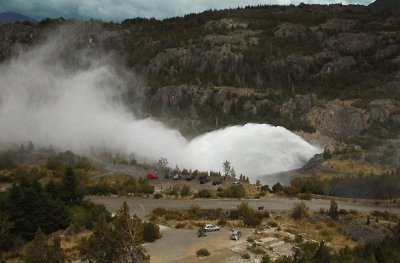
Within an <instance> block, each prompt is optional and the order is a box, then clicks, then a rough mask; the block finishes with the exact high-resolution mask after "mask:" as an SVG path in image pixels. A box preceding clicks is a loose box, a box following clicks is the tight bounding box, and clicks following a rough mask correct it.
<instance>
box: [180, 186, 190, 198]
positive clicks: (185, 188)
mask: <svg viewBox="0 0 400 263" xmlns="http://www.w3.org/2000/svg"><path fill="white" fill-rule="evenodd" d="M190 192H191V187H190V185H188V184H185V185H184V186H182V189H181V196H182V197H185V196H188V195H190Z"/></svg>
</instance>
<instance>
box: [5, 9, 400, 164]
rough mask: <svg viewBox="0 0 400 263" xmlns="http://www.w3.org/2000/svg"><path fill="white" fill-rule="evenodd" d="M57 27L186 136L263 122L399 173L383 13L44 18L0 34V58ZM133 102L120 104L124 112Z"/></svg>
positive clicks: (396, 35)
mask: <svg viewBox="0 0 400 263" xmlns="http://www.w3.org/2000/svg"><path fill="white" fill-rule="evenodd" d="M65 24H72V25H77V27H78V28H79V31H78V32H74V33H73V34H69V35H70V36H72V41H73V44H74V46H76V47H77V48H91V49H102V50H106V51H110V52H112V53H113V54H117V55H118V56H119V57H120V58H121V61H122V63H123V64H125V65H126V66H127V68H129V69H130V70H131V71H132V72H135V73H137V74H139V75H140V76H141V77H142V78H143V79H145V81H146V82H147V85H148V86H149V89H148V90H147V93H146V95H145V100H146V103H144V104H143V105H144V107H143V109H142V110H143V112H144V113H145V114H149V115H152V116H156V117H158V118H160V119H162V120H164V121H166V122H169V123H170V125H172V126H176V127H178V128H179V129H180V130H182V131H183V132H184V133H186V134H188V135H189V136H190V135H194V134H198V133H200V132H204V131H207V130H210V129H215V128H216V127H217V128H218V127H224V126H226V125H230V124H236V123H245V122H263V123H271V124H274V125H282V126H285V127H287V128H289V129H291V130H294V131H297V132H299V133H302V134H303V136H305V137H307V138H310V140H316V139H318V142H320V143H321V145H323V146H328V148H329V150H330V153H332V152H333V153H336V154H337V155H338V156H339V155H340V156H345V157H343V158H355V159H358V160H361V161H368V162H371V163H377V164H379V165H383V166H385V167H389V168H393V167H396V166H397V167H398V166H399V163H400V162H399V156H400V153H399V151H398V149H400V147H399V146H400V142H399V139H398V135H399V130H400V30H399V29H400V17H399V16H398V15H395V14H392V13H391V12H376V9H375V7H374V6H372V7H365V6H342V5H330V6H322V5H304V4H302V5H300V6H298V7H294V6H290V7H282V6H258V7H247V8H243V9H229V10H221V11H206V12H203V13H201V14H191V15H187V16H185V17H178V18H171V19H166V20H163V21H158V20H155V19H150V20H149V19H141V18H135V19H128V20H125V21H123V22H122V23H119V24H115V23H102V22H97V21H88V22H79V21H65V20H63V19H59V20H49V19H46V20H43V21H41V22H40V23H38V24H30V23H26V22H25V23H22V24H6V25H1V26H0V58H1V59H2V60H5V59H7V58H9V57H10V56H11V55H12V54H14V53H17V52H19V50H21V49H26V48H28V47H29V46H30V45H32V44H35V43H40V42H41V41H43V39H44V38H45V37H46V35H48V34H49V32H52V30H54V28H56V27H57V26H59V25H65ZM70 55H71V54H66V56H65V57H66V58H69V57H70ZM136 95H137V94H136V93H135V92H134V89H133V88H132V89H130V90H129V91H128V94H127V96H125V98H126V104H127V105H128V106H129V107H131V108H135V107H136V106H134V105H136V99H135V96H136ZM307 134H308V135H307ZM309 134H313V135H309ZM349 149H350V150H349Z"/></svg>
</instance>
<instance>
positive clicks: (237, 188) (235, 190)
mask: <svg viewBox="0 0 400 263" xmlns="http://www.w3.org/2000/svg"><path fill="white" fill-rule="evenodd" d="M245 195H246V191H245V189H244V187H243V185H231V186H229V187H228V188H225V189H224V190H223V191H222V192H218V196H219V197H228V198H242V197H245Z"/></svg>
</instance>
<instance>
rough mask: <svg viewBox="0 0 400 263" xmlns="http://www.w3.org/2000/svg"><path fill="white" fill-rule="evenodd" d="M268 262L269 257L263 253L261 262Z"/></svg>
mask: <svg viewBox="0 0 400 263" xmlns="http://www.w3.org/2000/svg"><path fill="white" fill-rule="evenodd" d="M270 262H271V259H270V258H269V256H268V255H264V256H263V257H262V258H261V263H270Z"/></svg>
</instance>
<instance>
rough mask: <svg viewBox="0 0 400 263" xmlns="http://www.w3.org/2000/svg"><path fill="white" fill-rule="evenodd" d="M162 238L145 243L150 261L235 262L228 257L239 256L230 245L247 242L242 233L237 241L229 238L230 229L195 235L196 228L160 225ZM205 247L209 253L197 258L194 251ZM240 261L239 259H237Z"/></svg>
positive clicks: (159, 262)
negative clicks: (200, 235)
mask: <svg viewBox="0 0 400 263" xmlns="http://www.w3.org/2000/svg"><path fill="white" fill-rule="evenodd" d="M160 229H161V233H162V238H161V239H159V240H157V241H155V242H154V243H147V244H146V248H147V251H148V253H149V255H150V257H151V262H152V263H161V262H182V263H183V262H205V261H206V262H236V261H229V260H228V261H227V256H228V257H229V258H232V257H233V258H240V256H239V255H237V253H235V252H234V251H233V250H232V247H235V246H237V245H240V244H243V243H247V242H246V238H247V235H246V234H244V235H243V236H242V238H241V239H240V240H239V241H233V240H230V239H229V236H230V233H231V231H230V230H229V229H226V228H221V230H220V231H216V232H208V233H207V236H205V237H197V230H192V229H174V228H169V227H165V226H161V227H160ZM201 248H206V249H207V250H208V251H210V253H211V255H210V256H208V257H207V259H204V258H198V257H197V256H196V251H197V250H199V249H201ZM239 262H240V261H239Z"/></svg>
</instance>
